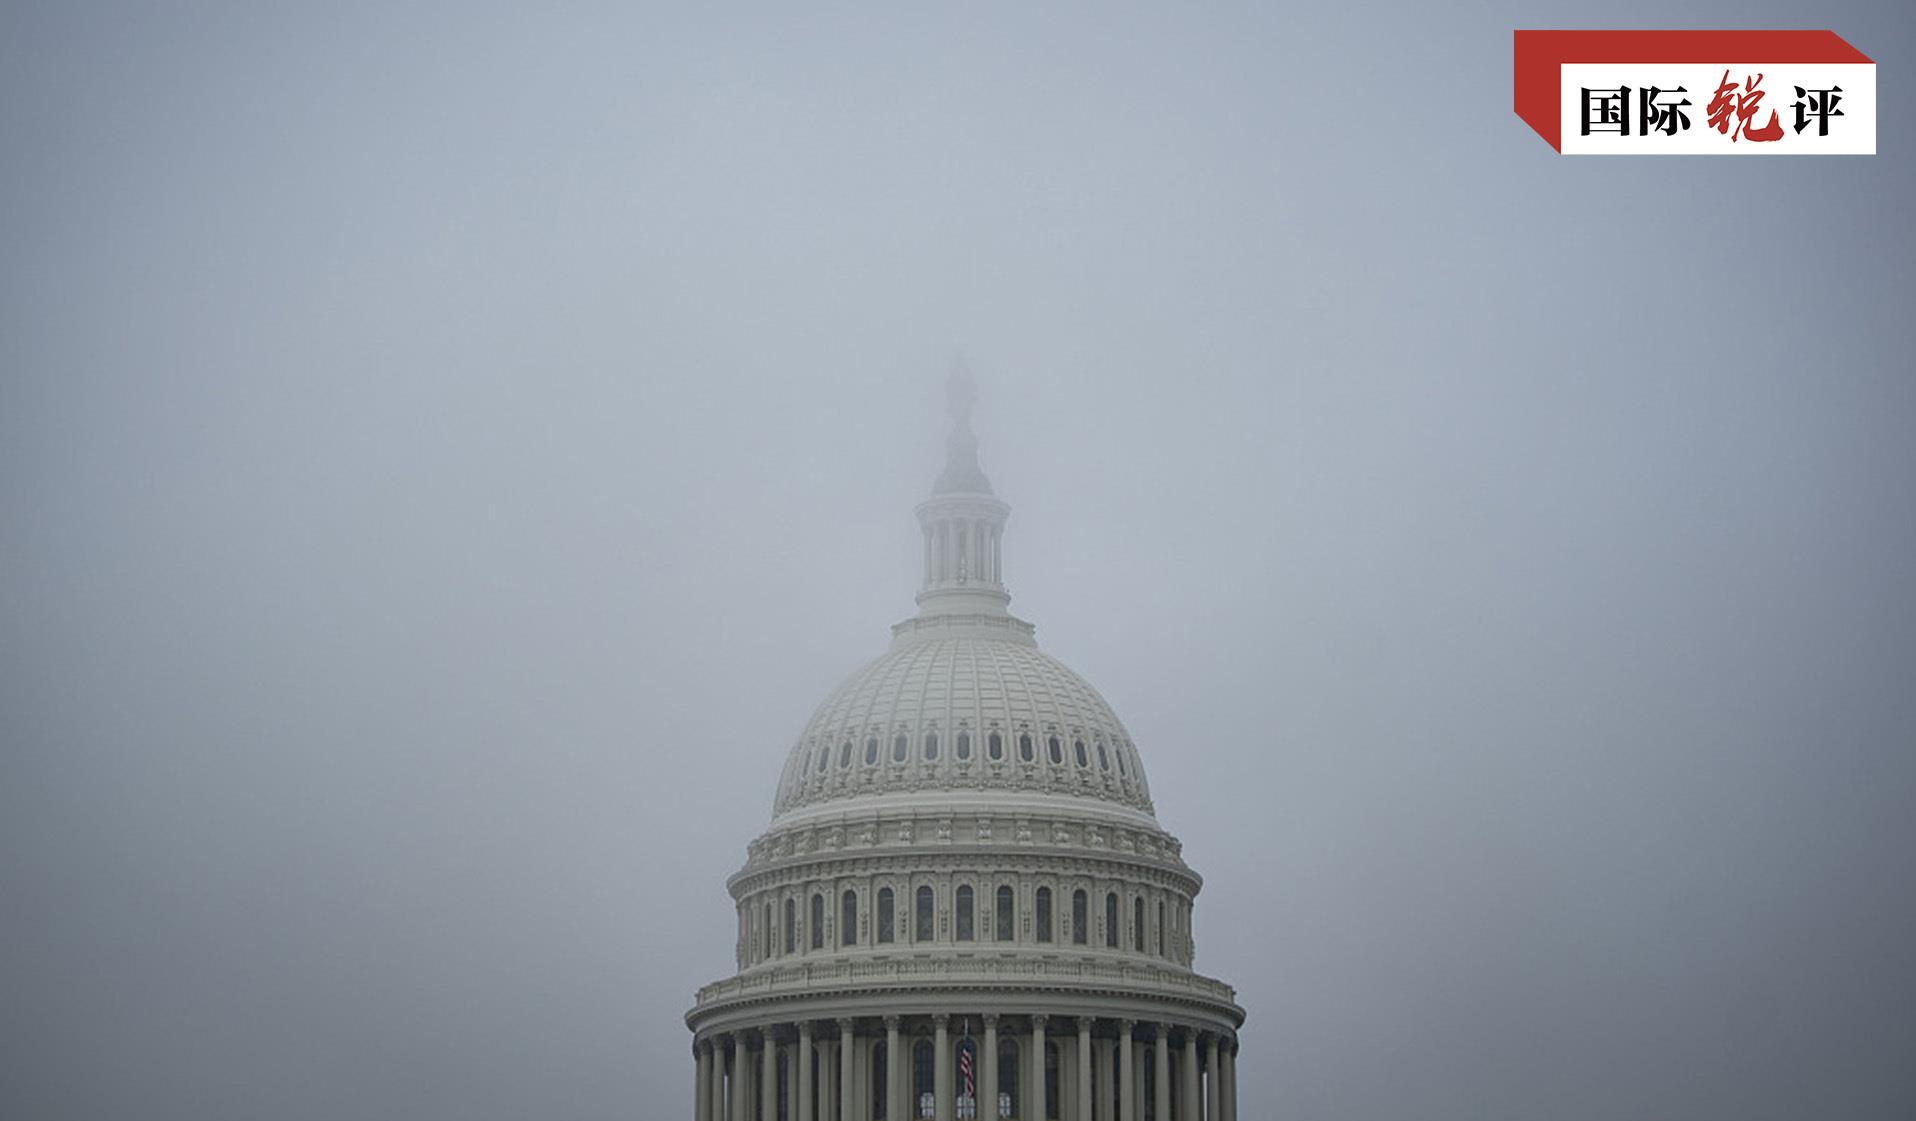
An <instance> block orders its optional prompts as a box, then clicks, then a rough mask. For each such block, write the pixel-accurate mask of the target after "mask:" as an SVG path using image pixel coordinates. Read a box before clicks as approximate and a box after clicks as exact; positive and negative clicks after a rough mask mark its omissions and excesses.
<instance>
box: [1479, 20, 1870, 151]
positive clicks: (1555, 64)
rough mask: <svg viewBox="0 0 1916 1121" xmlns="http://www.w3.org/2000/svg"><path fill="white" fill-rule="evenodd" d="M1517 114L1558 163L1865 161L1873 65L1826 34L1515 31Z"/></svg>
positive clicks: (1867, 148) (1831, 34) (1800, 32)
mask: <svg viewBox="0 0 1916 1121" xmlns="http://www.w3.org/2000/svg"><path fill="white" fill-rule="evenodd" d="M1516 110H1517V115H1518V116H1519V117H1522V118H1523V119H1524V121H1525V122H1526V123H1527V124H1529V125H1530V127H1531V128H1533V129H1535V130H1537V135H1539V136H1541V137H1543V138H1544V139H1545V140H1546V141H1548V142H1549V143H1550V146H1551V147H1552V148H1555V149H1556V150H1557V151H1559V152H1562V153H1563V154H1564V155H1566V156H1708V155H1720V156H1750V155H1754V156H1868V155H1874V154H1875V153H1876V64H1875V63H1874V62H1872V61H1871V60H1870V58H1869V56H1867V55H1865V54H1864V53H1863V52H1861V51H1859V50H1857V49H1856V48H1855V47H1852V46H1850V45H1849V44H1848V43H1846V42H1844V41H1843V39H1842V37H1841V36H1839V35H1837V34H1836V33H1835V32H1834V31H1519V32H1517V33H1516Z"/></svg>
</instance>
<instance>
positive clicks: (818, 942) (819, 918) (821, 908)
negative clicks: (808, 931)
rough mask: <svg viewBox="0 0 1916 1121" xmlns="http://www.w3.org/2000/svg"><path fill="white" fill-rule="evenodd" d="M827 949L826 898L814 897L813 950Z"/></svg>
mask: <svg viewBox="0 0 1916 1121" xmlns="http://www.w3.org/2000/svg"><path fill="white" fill-rule="evenodd" d="M824 948H825V897H824V896H822V895H813V896H812V949H814V950H822V949H824Z"/></svg>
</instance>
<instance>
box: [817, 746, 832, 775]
mask: <svg viewBox="0 0 1916 1121" xmlns="http://www.w3.org/2000/svg"><path fill="white" fill-rule="evenodd" d="M831 758H832V749H831V746H830V745H829V744H820V745H819V748H818V768H817V769H818V773H819V774H821V775H822V774H824V773H825V764H826V763H828V762H830V761H831Z"/></svg>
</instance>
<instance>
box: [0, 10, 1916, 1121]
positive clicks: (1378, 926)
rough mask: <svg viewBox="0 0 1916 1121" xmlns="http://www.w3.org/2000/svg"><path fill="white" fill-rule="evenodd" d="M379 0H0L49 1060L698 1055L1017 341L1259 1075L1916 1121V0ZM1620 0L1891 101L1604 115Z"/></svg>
mask: <svg viewBox="0 0 1916 1121" xmlns="http://www.w3.org/2000/svg"><path fill="white" fill-rule="evenodd" d="M389 7H390V6H388V5H378V6H371V7H368V8H365V9H362V10H348V9H347V8H346V7H344V6H341V5H335V4H313V5H308V6H305V7H303V8H276V7H271V6H268V5H262V4H232V5H204V4H187V3H165V4H150V5H139V6H133V7H125V8H122V7H117V6H110V5H107V4H103V3H76V4H44V5H31V4H20V3H11V4H7V5H6V6H5V8H4V11H0V202H3V204H4V205H0V746H3V747H4V754H3V755H0V766H3V767H4V771H3V772H0V1113H4V1114H6V1115H7V1116H9V1117H20V1118H35V1119H42V1118H44V1119H60V1121H96V1119H97V1121H108V1119H112V1121H118V1119H123V1118H132V1117H140V1118H150V1119H154V1121H175V1119H178V1121H188V1119H191V1121H227V1119H232V1121H242V1119H243V1121H257V1119H259V1118H273V1119H275V1121H302V1119H307V1118H312V1119H322V1118H323V1119H328V1121H336V1119H340V1118H354V1119H386V1118H392V1119H402V1118H403V1119H406V1121H440V1119H444V1121H455V1119H456V1121H524V1119H526V1118H542V1119H543V1118H551V1119H567V1121H570V1119H579V1121H586V1119H606V1121H610V1119H615V1118H618V1119H628V1121H629V1119H633V1118H643V1119H648V1121H649V1119H651V1118H662V1117H671V1116H675V1115H676V1116H684V1115H685V1114H687V1113H688V1112H689V1110H690V1100H691V1094H692V1060H691V1052H690V1037H689V1035H688V1034H687V1032H686V1030H685V1027H684V1023H683V1020H682V1016H683V1013H684V1011H685V1009H686V1008H687V1007H688V1005H689V1004H690V1002H691V1000H692V995H693V992H694V990H695V989H696V987H697V986H698V985H700V984H702V983H704V982H707V981H710V980H715V979H718V978H720V977H723V976H725V975H727V974H729V973H730V972H731V970H732V967H733V961H732V944H733V936H734V922H733V917H732V906H731V903H730V900H729V899H728V897H727V896H726V893H725V888H724V880H725V877H726V876H727V875H728V874H729V873H731V872H732V871H734V870H735V869H736V868H737V866H738V865H739V864H740V863H741V862H742V860H743V857H744V850H745V844H746V842H747V841H749V840H750V839H751V838H752V837H753V836H754V835H755V834H756V833H757V832H758V831H759V830H760V829H762V828H763V827H764V825H765V823H766V822H767V820H768V819H769V816H770V809H771V801H772V795H773V787H774V784H775V783H776V781H777V777H778V774H779V770H780V767H781V766H782V764H783V761H784V757H785V753H786V750H787V748H788V746H789V744H790V742H791V740H792V738H793V737H794V736H796V735H797V733H798V731H799V729H800V728H801V727H802V726H803V725H804V723H805V721H806V719H807V717H808V716H809V715H810V712H811V708H812V706H813V705H814V704H815V703H816V702H817V701H818V700H819V699H820V698H821V697H823V696H824V695H825V693H826V692H827V691H828V690H829V689H830V688H831V687H832V686H833V685H834V684H835V683H836V682H837V681H838V680H839V679H840V678H842V677H843V676H844V675H845V674H847V673H849V672H850V671H851V670H852V669H854V668H855V667H856V666H858V665H859V664H861V663H862V662H863V661H865V660H866V659H868V658H870V657H872V656H874V655H875V654H877V653H879V652H880V651H881V650H882V649H883V647H884V643H885V641H886V639H887V638H888V632H887V627H888V625H889V624H891V623H892V622H894V621H896V620H897V619H899V618H902V617H904V616H905V615H907V614H909V613H910V611H911V610H912V605H911V595H912V592H913V591H914V590H915V584H916V577H917V574H918V561H917V555H916V554H917V549H918V540H919V538H918V530H917V527H916V524H915V522H914V520H913V518H912V515H911V507H912V504H913V503H914V502H916V501H917V500H919V499H920V498H921V497H923V496H924V495H925V494H926V493H928V490H929V487H930V484H931V481H932V479H933V477H934V476H935V475H936V473H937V470H938V467H939V463H940V457H941V449H942V446H943V425H942V420H941V411H942V404H943V394H942V391H941V386H940V381H941V378H942V376H943V374H944V372H945V370H946V368H947V366H948V365H949V363H950V362H951V360H952V357H953V356H954V355H955V354H958V353H962V354H964V355H965V356H966V358H967V360H968V361H969V363H970V365H971V367H972V369H973V370H974V372H975V373H976V375H977V378H978V380H979V383H980V396H979V404H978V411H977V420H976V427H977V430H978V433H979V440H980V450H981V457H982V460H983V463H984V466H985V469H986V470H987V471H988V472H989V473H990V475H991V477H992V479H993V481H994V483H995V484H996V487H997V490H998V492H999V494H1000V495H1001V496H1002V497H1004V498H1005V499H1006V500H1007V501H1008V502H1010V503H1011V505H1012V509H1013V514H1012V521H1011V524H1010V527H1009V531H1008V535H1007V539H1006V544H1005V565H1006V572H1007V577H1008V580H1009V582H1010V584H1011V587H1012V590H1013V593H1014V596H1015V599H1014V602H1013V609H1014V611H1016V612H1017V613H1019V614H1021V615H1023V616H1024V617H1026V618H1029V619H1031V620H1033V621H1034V622H1036V623H1037V624H1038V628H1039V630H1038V637H1039V641H1040V643H1041V644H1042V645H1043V647H1044V648H1045V649H1046V650H1048V651H1049V652H1051V653H1052V654H1054V655H1056V656H1058V657H1060V658H1062V659H1063V660H1064V661H1065V662H1067V663H1068V664H1070V665H1072V666H1073V667H1075V668H1076V669H1077V670H1078V671H1079V672H1081V673H1083V674H1084V675H1085V676H1086V677H1087V678H1089V679H1090V680H1091V681H1092V682H1093V683H1095V684H1096V685H1097V686H1098V687H1099V688H1100V689H1101V690H1102V692H1103V693H1104V695H1105V696H1106V698H1107V699H1109V701H1110V702H1111V703H1112V705H1113V706H1114V707H1115V709H1116V710H1117V712H1118V713H1119V715H1120V716H1121V717H1122V718H1123V719H1124V720H1125V721H1126V723H1127V725H1128V726H1129V729H1130V731H1131V733H1132V735H1133V737H1134V738H1135V739H1136V741H1137V743H1138V746H1139V748H1140V750H1141V752H1142V754H1143V757H1144V760H1145V764H1146V767H1147V770H1148V772H1149V775H1150V778H1151V782H1152V786H1153V790H1154V793H1155V795H1156V800H1157V808H1158V815H1159V818H1160V820H1161V821H1162V822H1163V824H1164V825H1165V826H1166V827H1167V828H1168V829H1170V830H1171V831H1173V832H1174V833H1176V834H1177V835H1179V836H1180V837H1181V838H1183V840H1184V842H1185V855H1186V857H1187V858H1188V859H1189V860H1190V861H1191V863H1192V864H1193V866H1194V867H1196V868H1197V870H1198V871H1199V872H1201V873H1202V874H1203V875H1204V876H1205V877H1206V885H1205V889H1204V891H1203V893H1202V895H1201V896H1200V897H1199V899H1198V902H1197V912H1196V923H1197V939H1198V943H1197V949H1198V966H1199V968H1200V969H1201V970H1203V971H1204V972H1206V973H1208V974H1210V975H1212V976H1216V977H1220V978H1223V979H1225V980H1227V981H1229V982H1231V983H1233V984H1235V985H1236V986H1237V987H1238V995H1239V999H1240V1001H1241V1003H1242V1004H1243V1005H1244V1006H1245V1008H1246V1009H1247V1010H1248V1012H1249V1019H1248V1021H1247V1022H1246V1024H1245V1027H1244V1031H1243V1048H1244V1053H1243V1059H1242V1062H1241V1064H1240V1067H1239V1071H1240V1075H1239V1077H1240V1082H1241V1097H1242V1100H1243V1102H1244V1110H1243V1116H1244V1117H1245V1118H1246V1119H1247V1121H1250V1119H1253V1118H1281V1119H1286V1121H1290V1119H1296V1121H1381V1119H1390V1118H1412V1117H1415V1118H1420V1119H1429V1121H1486V1119H1510V1121H1519V1119H1522V1121H1534V1119H1537V1118H1547V1119H1550V1121H1584V1119H1589V1121H1599V1119H1602V1121H1610V1119H1613V1118H1617V1117H1633V1118H1681V1119H1715V1118H1722V1119H1726V1121H1727V1119H1731V1118H1734V1119H1736V1121H1767V1119H1790V1121H1797V1119H1801V1118H1806V1117H1817V1118H1842V1119H1884V1121H1890V1119H1896V1121H1903V1119H1907V1118H1909V1117H1911V1116H1916V888H1912V883H1913V882H1916V871H1913V870H1912V869H1913V867H1916V501H1912V498H1913V497H1916V494H1913V490H1916V436H1913V435H1912V433H1913V432H1916V359H1913V358H1912V356H1913V355H1916V314H1912V312H1913V310H1916V220H1913V219H1912V216H1911V214H1912V212H1911V200H1912V199H1916V163H1912V158H1911V155H1910V153H1911V151H1912V147H1913V146H1916V105H1912V104H1911V102H1910V99H1909V96H1908V93H1909V90H1910V89H1911V88H1912V80H1911V78H1910V72H1909V70H1910V60H1911V58H1912V56H1913V55H1916V10H1913V9H1912V7H1911V6H1910V5H1909V3H1908V2H1907V0H1888V2H1880V3H1819V4H1816V5H1813V6H1804V5H1801V4H1797V5H1784V4H1778V3H1768V2H1765V3H1756V4H1742V3H1739V4H1728V3H1703V4H1691V5H1687V6H1678V7H1676V8H1672V7H1671V6H1670V5H1669V4H1667V3H1635V2H1629V3H1608V4H1603V5H1596V4H1591V3H1587V2H1586V3H1581V4H1574V3H1555V2H1539V3H1531V4H1519V3H1497V2H1478V3H1473V4H1468V5H1430V4H1421V3H1412V2H1408V0H1405V2H1400V3H1391V4H1376V3H1370V4H1362V5H1356V4H1353V5H1343V4H1323V5H1319V6H1317V7H1315V8H1313V9H1311V10H1308V11H1299V10H1294V9H1293V8H1292V7H1290V6H1280V5H1277V4H1265V5H1260V6H1257V7H1253V8H1198V7H1196V6H1176V5H1154V6H1151V7H1146V8H1130V7H1120V6H1112V5H1096V6H1081V7H1059V6H1049V5H1047V6H1044V7H1043V9H1042V10H1038V9H1037V7H1036V6H1031V5H1011V6H1004V7H993V6H977V5H966V6H964V7H962V8H959V7H957V6H954V7H953V8H951V9H949V10H948V11H947V12H946V13H945V14H943V15H934V14H928V13H924V12H916V13H913V14H901V13H900V12H898V11H894V10H890V8H889V7H884V8H881V7H879V6H872V7H866V8H851V7H842V8H841V7H837V6H830V7H828V6H824V5H774V6H770V7H766V8H758V9H753V8H744V7H740V8H732V9H727V10H724V11H719V10H709V9H703V8H702V9H699V10H692V9H690V8H688V9H687V10H683V11H677V12H673V11H668V10H664V9H649V8H646V7H644V6H640V5H629V4H628V5H602V6H593V7H589V8H587V7H581V8H574V9H570V10H568V11H566V12H563V13H557V12H553V11H539V12H537V13H534V12H533V11H531V10H529V9H530V8H532V7H544V6H528V9H527V10H522V11H520V12H518V13H516V14H515V13H511V12H504V11H492V10H488V11H484V12H479V11H474V10H469V8H468V6H459V7H453V6H448V7H445V8H441V9H432V8H425V7H419V6H411V7H409V10H408V11H406V12H396V11H392V10H388V9H389ZM905 7H910V8H917V7H919V6H917V5H907V6H905ZM1593 24H1595V25H1600V26H1632V25H1652V26H1701V27H1708V26H1741V27H1790V26H1800V25H1803V24H1812V25H1816V26H1824V25H1827V26H1829V27H1832V28H1834V29H1835V30H1837V31H1838V32H1839V33H1841V34H1843V35H1844V36H1845V37H1847V38H1848V39H1849V40H1850V41H1851V42H1852V43H1854V44H1855V45H1856V46H1857V47H1859V48H1860V49H1861V50H1863V51H1864V52H1866V53H1868V54H1869V55H1871V56H1872V57H1874V58H1875V59H1877V60H1878V61H1879V62H1880V63H1881V64H1882V81H1881V88H1882V90H1883V105H1882V113H1881V123H1880V126H1879V130H1880V131H1879V146H1880V150H1881V151H1882V152H1883V154H1882V155H1879V156H1875V157H1869V158H1846V159H1834V158H1832V159H1797V160H1786V159H1778V160H1757V161H1751V160H1731V159H1681V160H1679V159H1672V160H1627V159H1626V160H1588V159H1586V160H1576V159H1566V158H1561V157H1558V156H1556V155H1555V154H1554V153H1552V152H1551V151H1550V150H1549V148H1548V147H1547V146H1546V145H1545V144H1544V142H1543V141H1542V140H1540V139H1539V138H1538V137H1537V136H1536V135H1535V134H1533V133H1532V132H1531V131H1530V130H1529V129H1528V128H1527V127H1525V126H1524V125H1523V124H1522V123H1521V122H1520V121H1518V120H1517V119H1516V118H1515V117H1514V116H1513V115H1512V114H1511V111H1510V101H1511V95H1510V88H1509V86H1510V76H1509V75H1510V64H1509V63H1510V31H1511V29H1512V28H1514V27H1520V26H1542V27H1551V26H1557V27H1579V26H1590V25H1593Z"/></svg>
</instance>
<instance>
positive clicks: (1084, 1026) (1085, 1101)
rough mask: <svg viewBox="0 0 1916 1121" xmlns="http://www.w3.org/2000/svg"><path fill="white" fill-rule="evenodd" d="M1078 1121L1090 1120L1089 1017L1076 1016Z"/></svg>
mask: <svg viewBox="0 0 1916 1121" xmlns="http://www.w3.org/2000/svg"><path fill="white" fill-rule="evenodd" d="M1077 1104H1078V1121H1091V1017H1089V1016H1080V1017H1078V1103H1077Z"/></svg>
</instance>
